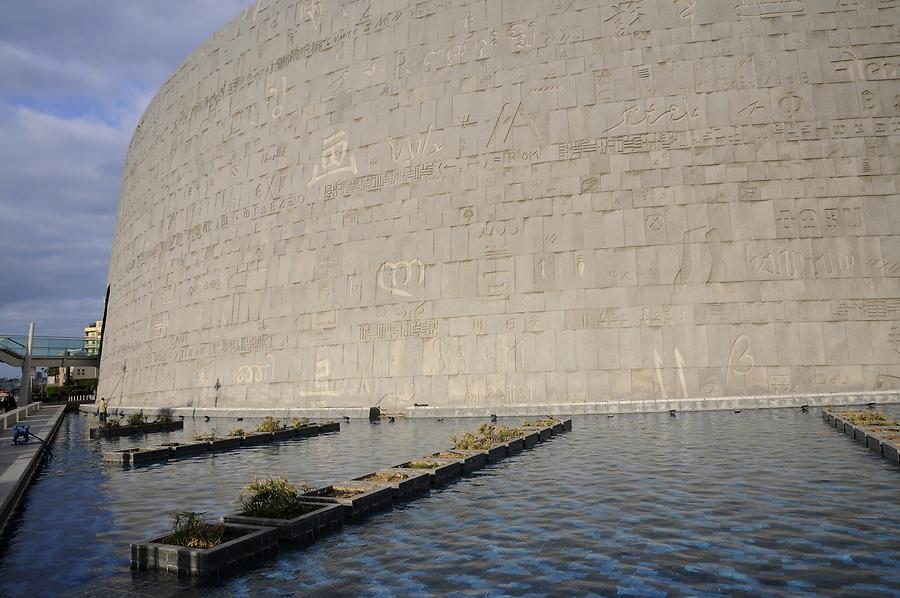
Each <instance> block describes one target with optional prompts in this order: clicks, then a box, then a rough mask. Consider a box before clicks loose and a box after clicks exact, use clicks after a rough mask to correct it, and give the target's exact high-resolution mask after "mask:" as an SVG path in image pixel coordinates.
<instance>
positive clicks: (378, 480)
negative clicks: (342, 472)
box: [353, 469, 431, 502]
mask: <svg viewBox="0 0 900 598" xmlns="http://www.w3.org/2000/svg"><path fill="white" fill-rule="evenodd" d="M353 481H355V482H361V483H364V484H372V485H376V486H378V485H380V486H390V487H391V489H392V494H393V498H394V502H401V501H406V500H412V499H413V498H415V497H417V496H419V495H420V494H425V493H426V492H428V491H429V490H430V489H431V479H430V476H429V475H428V473H427V472H425V471H415V470H412V469H382V470H380V471H375V472H372V473H370V474H366V475H364V476H360V477H358V478H353Z"/></svg>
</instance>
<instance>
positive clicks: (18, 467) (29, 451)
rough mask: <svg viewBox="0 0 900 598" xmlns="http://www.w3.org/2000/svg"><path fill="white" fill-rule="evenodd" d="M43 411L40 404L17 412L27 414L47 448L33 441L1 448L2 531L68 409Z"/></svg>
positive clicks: (0, 527) (32, 429)
mask: <svg viewBox="0 0 900 598" xmlns="http://www.w3.org/2000/svg"><path fill="white" fill-rule="evenodd" d="M40 407H41V404H40V403H32V404H30V405H26V406H25V407H20V408H19V409H17V410H16V411H21V412H22V414H23V419H24V414H26V413H28V415H29V416H30V417H31V419H29V420H27V421H26V423H28V424H29V427H30V428H31V432H32V433H33V434H35V435H36V436H39V437H42V438H43V439H44V441H45V442H46V444H44V443H42V442H39V441H37V440H35V439H33V438H32V439H31V440H29V441H28V442H27V443H25V444H18V445H14V444H12V443H11V442H9V440H8V439H7V441H6V442H7V443H8V444H0V466H2V470H0V531H2V530H3V528H5V527H6V524H7V522H8V521H9V519H10V517H12V515H13V513H15V511H16V507H17V506H18V505H19V501H20V500H21V499H22V497H23V496H24V495H25V491H26V490H27V489H28V485H29V484H30V483H31V480H32V478H33V477H34V474H35V473H36V472H37V470H38V469H39V468H40V466H41V463H42V462H43V459H44V455H45V454H46V453H47V450H48V447H49V445H50V444H51V443H52V442H53V438H54V437H55V436H56V432H57V431H58V430H59V427H60V425H61V424H62V420H63V416H64V415H65V407H48V408H45V409H44V410H43V411H40ZM29 410H30V412H29ZM11 413H13V412H12V411H10V412H9V414H11ZM9 414H7V415H9ZM45 417H46V418H48V419H45Z"/></svg>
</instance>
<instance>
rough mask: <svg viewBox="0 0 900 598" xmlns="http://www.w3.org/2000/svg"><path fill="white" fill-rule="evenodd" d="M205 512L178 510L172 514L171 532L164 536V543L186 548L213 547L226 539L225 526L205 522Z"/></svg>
mask: <svg viewBox="0 0 900 598" xmlns="http://www.w3.org/2000/svg"><path fill="white" fill-rule="evenodd" d="M204 514H205V513H197V512H194V511H179V512H178V513H174V514H173V515H172V519H173V520H174V523H173V524H172V533H170V534H169V535H168V536H166V537H165V539H164V542H165V543H166V544H174V545H176V546H186V547H187V548H213V547H214V546H218V545H219V544H221V543H222V542H225V541H226V538H225V526H224V525H222V524H221V523H220V524H218V525H215V524H211V523H206V522H205V521H203V515H204Z"/></svg>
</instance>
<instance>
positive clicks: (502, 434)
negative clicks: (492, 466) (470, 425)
mask: <svg viewBox="0 0 900 598" xmlns="http://www.w3.org/2000/svg"><path fill="white" fill-rule="evenodd" d="M524 434H525V431H524V430H522V429H521V428H510V427H508V426H495V425H493V424H481V425H480V426H479V427H478V430H477V431H476V432H475V433H474V434H473V433H471V432H466V433H465V434H463V435H462V436H452V437H451V438H450V442H451V443H452V446H453V448H454V449H456V450H458V451H485V450H488V449H489V448H491V447H493V446H496V445H498V444H501V443H504V442H509V441H510V440H513V439H515V438H519V437H521V436H523V435H524Z"/></svg>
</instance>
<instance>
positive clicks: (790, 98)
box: [778, 91, 803, 115]
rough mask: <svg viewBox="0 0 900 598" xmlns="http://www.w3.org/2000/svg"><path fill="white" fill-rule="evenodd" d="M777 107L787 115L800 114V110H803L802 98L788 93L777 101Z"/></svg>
mask: <svg viewBox="0 0 900 598" xmlns="http://www.w3.org/2000/svg"><path fill="white" fill-rule="evenodd" d="M778 105H779V106H780V107H781V109H782V110H784V111H785V112H787V113H788V114H790V115H794V114H797V113H798V112H800V109H801V108H803V98H801V97H800V96H798V95H797V94H795V93H794V92H793V91H789V92H788V93H787V95H786V96H784V97H783V98H781V99H780V100H778Z"/></svg>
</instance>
